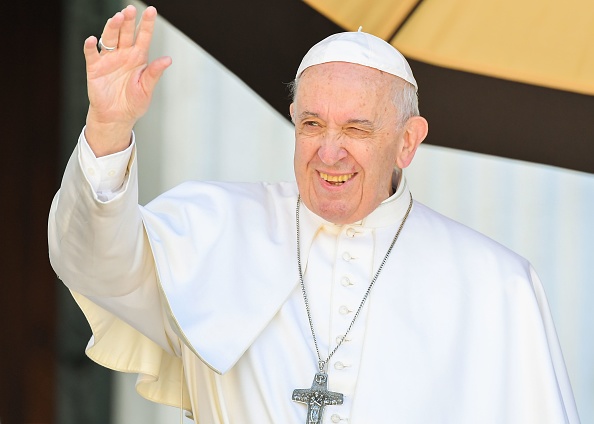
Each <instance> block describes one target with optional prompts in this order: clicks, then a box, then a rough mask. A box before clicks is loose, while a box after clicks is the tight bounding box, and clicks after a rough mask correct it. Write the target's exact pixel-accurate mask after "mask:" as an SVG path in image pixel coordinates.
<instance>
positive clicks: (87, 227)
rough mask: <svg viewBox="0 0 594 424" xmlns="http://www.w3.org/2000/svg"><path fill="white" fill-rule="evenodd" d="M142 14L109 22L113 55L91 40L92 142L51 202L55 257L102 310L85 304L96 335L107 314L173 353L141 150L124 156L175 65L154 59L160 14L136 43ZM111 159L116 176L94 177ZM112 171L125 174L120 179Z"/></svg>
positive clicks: (79, 151)
mask: <svg viewBox="0 0 594 424" xmlns="http://www.w3.org/2000/svg"><path fill="white" fill-rule="evenodd" d="M135 16H136V10H135V9H134V8H133V7H132V6H128V7H127V8H125V9H124V10H123V11H122V12H118V13H116V14H115V15H114V17H112V18H111V19H109V20H108V21H107V24H106V25H105V29H104V32H103V35H102V39H103V42H104V45H108V46H109V45H111V46H116V45H117V49H116V50H115V51H111V52H106V51H103V52H101V53H99V52H97V48H96V46H95V44H96V42H97V40H96V38H95V37H90V38H89V39H87V40H86V41H85V58H86V61H87V80H88V94H89V100H90V105H89V112H88V116H87V126H86V128H85V133H84V134H86V136H87V140H85V137H84V135H82V136H81V140H80V142H79V144H78V146H77V148H76V149H75V151H74V153H73V155H72V157H71V158H70V161H69V162H68V165H67V168H66V171H65V173H64V178H63V180H62V185H61V188H60V190H59V191H58V193H57V194H56V196H55V198H54V201H53V202H52V206H51V211H50V216H49V223H48V240H49V254H50V261H51V263H52V266H53V268H54V270H55V271H56V273H57V275H58V276H59V277H60V278H61V279H62V280H63V281H64V283H65V284H66V285H67V286H68V287H69V288H70V289H71V290H73V291H74V292H76V293H75V295H76V296H75V297H77V299H80V295H82V296H84V297H85V299H86V300H90V302H92V303H93V304H95V305H98V306H99V307H100V308H102V310H101V311H99V310H98V309H93V311H92V313H89V309H85V307H83V306H82V305H81V307H83V310H85V314H87V318H88V319H89V322H91V325H92V327H93V330H94V333H95V336H96V338H98V337H97V335H98V333H97V332H102V331H104V330H105V329H106V328H107V325H105V323H106V322H112V320H113V317H111V316H108V315H104V313H113V315H117V316H118V317H119V318H121V319H122V320H123V321H125V322H126V323H128V324H130V325H132V326H133V327H134V328H137V329H138V330H139V331H141V332H142V333H143V334H145V335H146V336H148V337H149V338H150V339H152V340H153V341H155V342H157V343H158V344H159V345H160V346H164V347H165V348H168V345H169V343H168V340H167V338H166V337H165V332H166V331H167V328H164V325H165V326H166V323H165V321H164V320H163V319H162V317H161V305H160V295H159V292H158V285H157V278H156V273H155V265H154V260H153V256H152V252H151V250H150V246H149V243H148V240H147V238H146V234H145V231H144V227H143V225H142V220H141V216H140V210H139V207H138V188H137V173H136V161H135V154H134V149H135V147H134V146H132V147H131V148H130V150H132V151H131V152H126V151H125V150H126V149H127V148H128V147H129V146H130V142H131V137H132V126H133V125H134V123H135V122H136V120H137V119H138V118H140V116H142V114H143V113H144V112H146V110H147V109H148V106H149V103H150V98H151V95H152V91H153V89H154V86H155V84H156V83H157V81H158V79H159V77H160V75H161V74H162V72H163V71H164V69H165V68H166V67H167V66H168V65H169V64H170V63H171V61H170V60H169V59H168V58H162V59H157V60H156V61H154V62H153V63H151V64H148V63H147V57H148V48H149V44H150V38H151V36H152V31H153V25H154V20H155V18H156V11H155V9H154V8H148V9H147V10H146V11H145V12H144V14H143V18H142V20H141V22H140V24H139V29H138V36H137V37H136V41H134V21H135ZM87 142H88V145H87ZM112 153H115V154H112ZM130 153H131V155H130ZM109 154H112V155H111V156H110V157H107V155H109ZM127 155H128V156H127ZM96 157H99V158H100V159H99V160H97V158H96ZM114 157H118V159H117V160H115V163H116V165H115V167H116V168H118V167H119V168H121V169H120V170H119V171H118V170H116V171H115V172H114V173H113V174H112V173H111V166H113V163H114V160H113V158H114ZM122 158H123V159H122ZM128 158H129V159H128ZM105 161H108V162H109V163H110V165H109V166H110V168H109V169H108V172H107V175H108V176H109V178H103V179H101V178H98V177H97V172H96V171H100V169H97V168H102V165H103V164H104V163H105ZM118 163H119V164H118ZM89 164H90V166H89ZM93 166H95V168H93ZM90 170H93V172H89V171H90ZM98 173H99V174H100V172H98ZM112 175H116V176H117V175H119V176H120V178H119V181H115V180H117V178H115V180H114V178H112ZM105 193H108V195H105ZM80 302H81V301H80V300H79V304H80ZM87 303H88V302H87V301H85V304H87ZM88 308H91V306H89V307H88ZM93 308H94V307H93ZM155 312H156V313H155ZM97 322H101V323H102V324H101V325H97ZM93 324H95V325H93ZM96 330H97V331H96Z"/></svg>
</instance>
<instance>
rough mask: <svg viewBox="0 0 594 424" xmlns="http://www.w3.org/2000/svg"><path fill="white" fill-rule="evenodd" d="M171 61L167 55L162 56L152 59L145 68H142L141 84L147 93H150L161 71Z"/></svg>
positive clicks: (159, 77)
mask: <svg viewBox="0 0 594 424" xmlns="http://www.w3.org/2000/svg"><path fill="white" fill-rule="evenodd" d="M171 63H172V60H171V58H170V57H168V56H163V57H160V58H158V59H155V60H154V61H152V62H151V63H150V64H149V65H148V66H147V68H146V69H145V70H144V72H143V73H142V76H141V81H142V86H143V87H144V89H145V91H146V92H147V93H152V92H153V90H154V89H155V86H156V85H157V83H158V82H159V80H160V79H161V76H162V75H163V72H165V69H167V68H168V67H169V66H170V65H171Z"/></svg>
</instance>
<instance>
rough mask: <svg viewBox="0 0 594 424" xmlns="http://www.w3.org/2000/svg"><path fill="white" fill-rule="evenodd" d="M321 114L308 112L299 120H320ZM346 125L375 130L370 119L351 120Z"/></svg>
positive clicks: (302, 113)
mask: <svg viewBox="0 0 594 424" xmlns="http://www.w3.org/2000/svg"><path fill="white" fill-rule="evenodd" d="M319 117H320V114H319V113H316V112H310V111H308V110H306V111H304V112H301V113H300V114H299V116H298V118H299V119H304V118H319ZM346 124H357V125H363V126H366V127H370V128H373V127H374V125H373V122H371V121H370V120H369V119H355V118H353V119H349V120H348V121H346Z"/></svg>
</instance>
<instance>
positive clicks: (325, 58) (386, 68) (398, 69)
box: [295, 31, 418, 89]
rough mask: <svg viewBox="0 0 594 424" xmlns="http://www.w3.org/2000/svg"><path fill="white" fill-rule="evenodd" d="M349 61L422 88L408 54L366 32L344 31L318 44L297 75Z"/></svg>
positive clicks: (302, 63)
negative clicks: (322, 66)
mask: <svg viewBox="0 0 594 424" xmlns="http://www.w3.org/2000/svg"><path fill="white" fill-rule="evenodd" d="M331 62H346V63H352V64H357V65H362V66H367V67H369V68H373V69H377V70H379V71H382V72H386V73H388V74H391V75H394V76H396V77H398V78H401V79H403V80H404V81H407V82H409V83H410V84H412V85H413V86H414V87H415V89H418V86H417V82H416V80H415V78H414V76H413V73H412V70H411V68H410V66H409V64H408V62H407V61H406V59H405V58H404V56H403V55H402V54H401V53H400V52H399V51H398V50H396V49H395V48H394V47H393V46H392V45H390V44H388V43H386V42H385V41H384V40H382V39H381V38H378V37H375V36H374V35H371V34H368V33H365V32H361V31H358V32H342V33H338V34H334V35H331V36H329V37H327V38H325V39H324V40H322V41H320V42H319V43H317V44H316V45H314V46H313V47H312V48H311V49H310V50H309V51H308V52H307V54H306V55H305V56H304V57H303V60H302V61H301V64H300V65H299V68H298V69H297V73H296V76H295V78H296V79H299V78H300V77H301V75H302V74H303V72H304V71H305V70H306V69H308V68H310V67H312V66H316V65H321V64H324V63H331Z"/></svg>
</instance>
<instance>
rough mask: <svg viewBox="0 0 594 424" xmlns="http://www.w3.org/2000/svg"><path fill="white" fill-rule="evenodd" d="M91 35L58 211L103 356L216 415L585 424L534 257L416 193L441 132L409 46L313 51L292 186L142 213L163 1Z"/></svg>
mask: <svg viewBox="0 0 594 424" xmlns="http://www.w3.org/2000/svg"><path fill="white" fill-rule="evenodd" d="M135 15H136V11H135V9H134V8H133V7H130V6H129V7H127V8H125V9H124V10H123V11H122V12H119V13H117V14H115V15H114V16H113V17H112V18H111V19H109V20H108V22H107V24H106V26H105V29H104V31H103V34H102V37H101V39H100V40H99V42H98V44H99V48H100V52H98V51H97V48H96V46H97V40H96V39H95V38H94V37H90V38H89V39H87V40H86V41H85V47H84V50H85V57H86V61H87V77H88V92H89V99H90V107H89V112H88V117H87V125H86V127H85V129H84V131H83V133H82V134H81V137H80V140H79V143H78V146H77V148H76V150H75V152H74V154H73V156H72V159H71V160H70V162H69V164H68V166H67V169H66V171H65V175H64V180H63V183H62V187H61V188H60V191H59V192H58V194H57V195H56V197H55V200H54V203H53V205H52V209H51V214H50V220H49V246H50V257H51V261H52V264H53V266H54V268H55V270H56V272H57V274H58V275H59V276H60V278H61V279H62V280H63V281H64V282H65V284H66V285H67V286H68V287H69V288H70V289H71V290H72V293H73V295H74V297H75V298H76V300H77V302H78V303H79V305H80V307H81V308H82V309H83V311H84V312H85V315H86V317H87V319H88V320H89V323H90V325H91V327H92V331H93V339H92V340H91V342H90V344H89V346H88V349H87V353H88V354H89V356H91V357H92V358H93V359H94V360H96V361H97V362H98V363H100V364H102V365H104V366H107V367H110V368H113V369H116V370H120V371H127V372H136V373H139V380H138V384H137V389H138V391H139V392H140V393H141V394H142V395H143V396H145V397H147V398H149V399H151V400H154V401H157V402H162V403H165V404H169V405H178V406H180V407H182V408H184V409H186V410H187V411H191V414H193V416H194V417H195V419H196V420H197V421H198V422H200V423H279V422H283V423H303V422H305V423H308V424H317V423H330V422H332V423H345V424H346V423H352V424H368V423H406V424H410V423H415V424H419V423H455V424H464V423H466V424H476V423H499V424H501V423H505V424H511V423H517V424H520V423H521V424H526V423H538V424H546V423H578V422H579V419H578V417H577V413H576V409H575V404H574V400H573V396H572V393H571V388H570V385H569V381H568V378H567V374H566V370H565V366H564V363H563V358H562V356H561V351H560V349H559V345H558V342H557V337H556V334H555V330H554V327H553V323H552V320H551V316H550V314H549V311H548V307H547V303H546V299H545V295H544V293H543V290H542V287H541V284H540V282H539V280H538V278H537V276H536V274H535V272H534V271H533V269H532V267H531V266H530V264H529V263H528V262H527V261H526V260H524V259H522V258H521V257H519V256H517V255H516V254H514V253H512V252H510V251H509V250H507V249H505V248H504V247H502V246H501V245H499V244H497V243H495V242H494V241H492V240H489V239H488V238H486V237H484V236H482V235H480V234H478V233H476V232H474V231H472V230H470V229H468V228H466V227H464V226H462V225H460V224H457V223H455V222H453V221H451V220H449V219H447V218H445V217H443V216H441V215H439V214H437V213H435V212H433V211H431V210H430V209H428V208H427V207H425V206H423V205H421V204H419V203H417V202H415V201H413V198H412V195H411V193H410V191H409V189H408V187H407V185H406V180H405V178H404V177H403V173H402V170H403V169H404V168H406V167H407V166H408V165H409V164H410V162H411V160H412V159H413V156H414V154H415V151H416V149H417V147H418V146H419V144H420V143H421V142H422V141H423V139H424V138H425V136H426V134H427V123H426V121H425V119H423V118H422V117H420V116H419V115H418V108H417V97H416V89H417V87H416V81H415V79H414V77H413V75H412V72H411V70H410V68H409V66H408V64H407V63H406V60H405V59H404V58H403V57H402V55H401V54H400V53H399V52H397V51H396V50H395V49H394V48H393V47H391V46H390V45H389V44H387V43H385V42H384V41H382V40H380V39H378V38H376V37H374V36H372V35H369V34H365V33H362V32H354V33H341V34H336V35H333V36H331V37H329V38H327V39H325V40H323V41H321V42H320V43H318V44H317V45H315V46H314V47H312V49H311V50H310V51H309V52H308V54H307V55H306V56H305V57H304V59H303V62H302V63H301V66H300V67H299V69H298V71H297V75H296V80H295V83H294V87H293V88H294V101H293V103H292V105H291V107H290V112H291V116H292V118H293V121H294V123H295V175H296V184H295V183H281V184H228V183H198V182H191V183H186V184H183V185H181V186H179V187H177V188H175V189H173V190H171V191H170V192H167V193H165V194H163V195H161V196H159V197H158V198H157V199H155V200H154V201H153V202H151V203H150V204H149V205H147V206H146V207H140V206H138V204H137V173H136V172H137V171H136V167H137V165H136V155H135V149H136V144H135V141H134V136H133V133H132V128H133V126H134V123H135V122H136V120H137V119H138V118H139V117H140V116H141V115H142V114H143V113H144V112H145V111H146V110H147V108H148V105H149V103H150V98H151V93H152V91H153V88H154V87H155V84H156V83H157V81H158V79H159V77H160V76H161V74H162V73H163V71H164V70H165V69H166V68H167V67H168V66H169V64H170V63H171V60H170V59H169V58H159V59H157V60H155V61H153V62H152V63H150V64H149V63H148V61H147V56H148V54H147V53H148V48H149V45H150V41H151V36H152V31H153V24H154V21H155V18H156V11H155V9H154V8H152V7H149V8H147V9H146V11H145V12H144V13H143V17H142V20H141V23H140V24H139V27H138V33H137V35H136V37H135V34H134V32H135Z"/></svg>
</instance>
